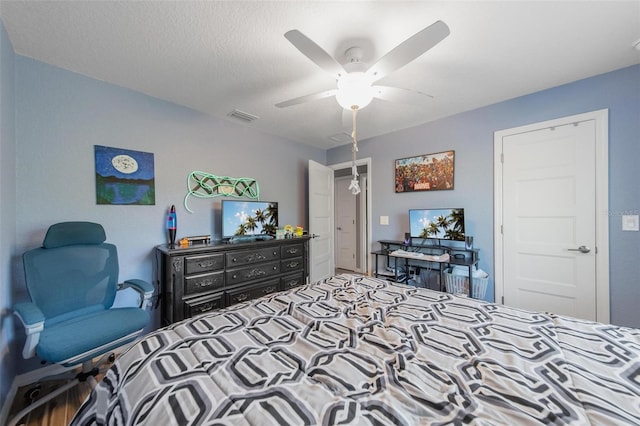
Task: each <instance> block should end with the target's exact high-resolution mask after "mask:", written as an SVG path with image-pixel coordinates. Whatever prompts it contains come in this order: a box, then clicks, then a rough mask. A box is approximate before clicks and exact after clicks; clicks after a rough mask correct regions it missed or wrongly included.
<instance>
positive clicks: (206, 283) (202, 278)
mask: <svg viewBox="0 0 640 426" xmlns="http://www.w3.org/2000/svg"><path fill="white" fill-rule="evenodd" d="M223 287H224V271H217V272H209V273H206V274H198V275H189V276H188V277H185V278H184V295H185V296H187V295H190V294H194V293H202V292H203V291H213V290H217V289H222V288H223Z"/></svg>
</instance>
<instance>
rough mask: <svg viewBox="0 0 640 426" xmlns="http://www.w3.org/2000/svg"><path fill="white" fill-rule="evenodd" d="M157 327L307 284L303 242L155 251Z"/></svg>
mask: <svg viewBox="0 0 640 426" xmlns="http://www.w3.org/2000/svg"><path fill="white" fill-rule="evenodd" d="M156 254H157V259H158V264H157V268H158V271H157V276H158V279H159V280H160V289H161V292H162V293H161V296H160V297H161V303H162V324H163V325H168V324H171V323H174V322H176V321H180V320H182V319H184V318H189V317H192V316H194V315H198V314H201V313H204V312H207V311H211V310H213V309H218V308H223V307H225V306H229V305H233V304H236V303H240V302H244V301H246V300H251V299H255V298H257V297H260V296H264V295H266V294H270V293H275V292H276V291H282V290H287V289H289V288H293V287H297V286H299V285H302V284H305V283H306V282H307V277H308V275H309V273H308V269H309V266H308V264H309V259H308V255H309V237H307V236H303V237H298V238H291V239H283V240H268V241H253V242H244V243H213V244H199V245H193V246H188V247H184V248H182V247H178V246H176V247H175V248H169V247H168V245H166V244H163V245H160V246H157V247H156Z"/></svg>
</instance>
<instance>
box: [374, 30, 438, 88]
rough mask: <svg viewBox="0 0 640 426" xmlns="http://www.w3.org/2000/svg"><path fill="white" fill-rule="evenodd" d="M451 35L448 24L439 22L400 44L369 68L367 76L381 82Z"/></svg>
mask: <svg viewBox="0 0 640 426" xmlns="http://www.w3.org/2000/svg"><path fill="white" fill-rule="evenodd" d="M449 34H450V31H449V27H448V26H447V24H445V23H444V22H442V21H437V22H435V23H433V24H431V25H429V26H428V27H427V28H425V29H423V30H422V31H420V32H418V33H416V34H414V35H412V36H411V37H409V38H408V39H406V40H405V41H403V42H402V43H400V44H399V45H398V46H396V47H395V48H394V49H392V50H391V51H390V52H388V53H387V54H386V55H384V56H383V57H382V58H380V59H379V60H378V62H376V63H375V64H374V65H373V66H372V67H371V68H369V69H368V70H367V73H366V74H367V76H369V77H371V78H373V81H376V80H379V79H381V78H382V77H384V76H386V75H388V74H390V73H391V72H393V71H395V70H397V69H398V68H401V67H403V66H405V65H406V64H408V63H409V62H411V61H413V60H414V59H416V58H417V57H418V56H420V55H422V54H423V53H425V52H426V51H427V50H429V49H431V48H432V47H433V46H435V45H436V44H438V43H440V42H441V41H442V40H444V39H445V38H446V37H447V36H448V35H449Z"/></svg>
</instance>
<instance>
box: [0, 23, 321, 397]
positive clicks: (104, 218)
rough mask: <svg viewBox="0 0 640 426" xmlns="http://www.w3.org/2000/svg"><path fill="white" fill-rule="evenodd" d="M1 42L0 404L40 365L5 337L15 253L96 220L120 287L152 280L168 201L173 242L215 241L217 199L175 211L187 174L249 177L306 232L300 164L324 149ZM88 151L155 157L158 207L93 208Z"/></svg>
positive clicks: (18, 268) (16, 285)
mask: <svg viewBox="0 0 640 426" xmlns="http://www.w3.org/2000/svg"><path fill="white" fill-rule="evenodd" d="M0 28H3V27H1V26H0ZM0 42H1V45H0V46H2V64H0V71H2V81H1V84H2V92H1V94H2V99H0V100H1V101H2V107H3V109H2V116H1V118H2V119H3V127H2V134H1V136H2V151H0V153H1V155H2V157H1V158H0V159H1V161H2V164H1V166H2V185H3V186H2V188H3V190H2V194H1V195H2V199H1V200H0V204H1V205H2V217H1V221H2V223H1V226H2V231H3V232H2V235H1V237H0V238H1V243H2V249H1V250H2V251H0V253H1V254H2V257H1V258H0V261H2V263H3V267H2V274H3V275H2V276H0V280H1V285H2V286H1V287H0V294H1V295H2V298H1V299H0V301H2V307H3V308H5V309H6V310H5V311H4V312H3V319H2V332H3V335H2V344H3V352H2V353H3V356H4V358H3V359H2V365H1V366H0V368H1V370H2V371H3V373H6V374H3V375H2V380H1V382H2V387H1V389H2V394H1V396H2V399H3V400H4V397H5V396H6V392H7V390H8V388H9V387H10V385H11V383H12V381H13V377H14V376H15V374H17V373H22V372H24V371H27V370H30V369H32V368H35V367H36V366H37V365H38V364H37V363H36V362H34V361H29V362H25V361H23V360H22V359H21V355H20V352H21V350H22V344H23V341H24V339H23V332H22V331H20V330H18V331H17V332H16V333H15V337H13V325H11V323H10V317H11V314H10V311H9V309H10V307H11V306H12V305H13V304H14V303H16V302H19V301H23V300H27V298H28V296H27V293H26V288H25V286H24V274H23V270H22V260H21V253H23V252H24V251H26V250H28V249H30V248H33V247H37V246H39V245H40V244H41V243H42V239H43V237H44V234H45V232H46V230H47V228H48V227H49V225H51V224H52V223H55V222H59V221H67V220H89V221H95V222H99V223H101V224H103V226H104V227H105V230H106V233H107V240H108V241H109V242H111V243H114V244H116V245H117V246H118V251H119V258H120V277H121V279H124V278H142V279H146V280H148V281H154V276H153V270H154V268H153V264H154V263H153V260H154V257H153V247H154V246H156V245H158V244H162V243H164V242H166V231H165V219H166V216H165V214H166V212H167V210H168V208H169V207H170V206H171V205H172V204H175V205H176V209H177V213H178V238H180V237H182V236H187V235H203V234H210V235H212V236H213V237H214V238H215V237H216V236H217V237H219V236H220V214H219V213H220V198H215V199H205V198H194V197H190V199H189V207H190V208H191V210H192V211H193V213H188V212H187V211H186V209H185V207H184V205H183V201H184V198H185V195H186V194H187V177H188V175H189V173H190V172H192V171H195V170H199V171H204V172H209V173H212V174H216V175H226V176H235V177H251V178H255V179H257V181H258V183H259V187H260V197H261V198H262V199H268V200H275V201H278V202H279V210H280V220H281V221H282V223H283V224H285V223H292V224H301V225H303V226H306V216H307V209H306V206H307V196H306V179H307V178H306V170H307V164H308V160H309V159H312V160H314V161H317V162H319V163H325V162H326V151H324V150H321V149H318V148H313V147H310V146H306V145H300V144H298V143H295V142H292V141H288V140H285V139H283V138H279V137H275V136H272V135H268V134H264V133H260V132H258V131H255V130H253V129H251V127H250V125H243V124H235V123H230V122H227V121H224V120H221V119H217V118H213V117H210V116H207V115H204V114H201V113H199V112H196V111H194V110H191V109H188V108H185V107H182V106H179V105H175V104H172V103H169V102H165V101H161V100H158V99H156V98H152V97H149V96H146V95H144V94H141V93H138V92H134V91H131V90H128V89H124V88H122V87H118V86H115V85H111V84H108V83H105V82H102V81H98V80H95V79H91V78H88V77H85V76H82V75H79V74H76V73H73V72H69V71H66V70H63V69H60V68H57V67H53V66H50V65H47V64H45V63H42V62H39V61H35V60H33V59H30V58H26V57H23V56H19V55H15V54H14V52H13V49H12V47H11V44H10V42H9V39H8V37H7V36H6V34H5V33H4V31H2V33H1V36H0ZM14 91H15V99H14V97H13V93H14ZM5 121H7V122H9V123H14V122H15V126H14V125H13V124H12V125H11V127H6V128H5V126H4V123H5ZM14 133H15V137H14ZM94 145H106V146H111V147H119V148H126V149H131V150H137V151H144V152H150V153H153V154H154V160H155V165H154V166H155V190H156V204H155V205H154V206H109V205H97V204H96V192H95V161H94ZM5 174H6V175H8V178H6V180H5ZM11 212H13V213H11ZM16 212H17V214H16ZM5 230H6V231H10V232H6V233H5V232H4V231H5ZM158 324H159V312H158V311H155V312H154V324H153V326H157V325H158Z"/></svg>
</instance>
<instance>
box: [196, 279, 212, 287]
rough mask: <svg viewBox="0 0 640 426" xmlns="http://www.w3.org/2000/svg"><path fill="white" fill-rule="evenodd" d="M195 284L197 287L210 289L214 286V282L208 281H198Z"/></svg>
mask: <svg viewBox="0 0 640 426" xmlns="http://www.w3.org/2000/svg"><path fill="white" fill-rule="evenodd" d="M195 284H196V287H209V286H210V285H213V280H212V279H208V280H202V281H196V283H195Z"/></svg>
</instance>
